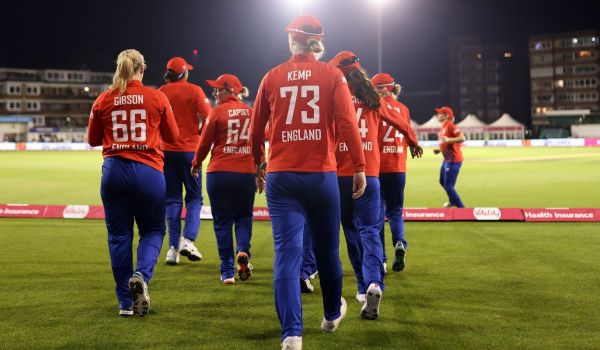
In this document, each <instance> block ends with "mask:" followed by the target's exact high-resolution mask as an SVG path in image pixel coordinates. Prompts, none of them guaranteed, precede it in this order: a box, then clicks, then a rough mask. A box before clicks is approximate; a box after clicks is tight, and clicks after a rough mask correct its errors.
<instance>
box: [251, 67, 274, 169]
mask: <svg viewBox="0 0 600 350" xmlns="http://www.w3.org/2000/svg"><path fill="white" fill-rule="evenodd" d="M266 80H267V76H265V78H263V81H262V82H261V84H260V87H259V88H258V92H257V93H256V100H255V101H254V107H253V108H254V109H253V111H252V120H251V122H250V146H251V148H252V156H253V157H254V164H256V166H257V170H260V169H259V168H260V167H261V165H262V163H264V160H265V127H266V126H267V123H268V122H269V118H270V117H271V107H270V106H269V101H268V99H267V94H266V91H265V85H266V84H265V82H266ZM259 173H260V172H259Z"/></svg>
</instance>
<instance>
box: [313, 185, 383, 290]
mask: <svg viewBox="0 0 600 350" xmlns="http://www.w3.org/2000/svg"><path fill="white" fill-rule="evenodd" d="M338 183H339V186H340V205H341V214H342V227H343V228H344V235H345V236H346V245H347V246H348V256H349V257H350V263H351V264H352V267H353V268H354V274H355V275H356V282H357V286H358V291H359V292H360V293H365V292H366V291H367V288H368V286H369V284H371V283H377V284H379V286H380V287H381V289H382V290H383V289H384V285H383V276H384V272H383V246H382V244H381V238H380V237H379V231H380V230H381V225H382V221H381V220H383V218H382V217H381V208H380V206H381V200H380V194H379V179H378V178H377V177H373V176H368V177H367V189H366V190H365V193H364V194H363V196H362V197H360V198H358V199H356V200H353V199H352V177H351V176H341V177H339V178H338ZM320 271H321V270H319V273H320Z"/></svg>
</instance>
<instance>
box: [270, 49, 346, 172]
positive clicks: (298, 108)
mask: <svg viewBox="0 0 600 350" xmlns="http://www.w3.org/2000/svg"><path fill="white" fill-rule="evenodd" d="M262 88H263V89H264V92H265V93H266V98H267V100H268V104H269V107H270V111H271V119H270V124H269V128H270V130H271V136H270V138H269V142H270V149H269V164H268V167H269V168H268V171H271V172H276V171H300V172H322V171H335V170H336V162H335V156H334V154H335V137H334V127H333V125H334V124H333V122H334V112H335V111H334V108H335V106H334V104H335V103H339V104H346V107H348V106H349V107H350V109H352V108H351V104H349V102H350V101H349V99H346V101H344V100H343V99H342V100H339V99H338V101H335V99H336V95H335V93H336V89H343V88H345V89H346V90H347V85H346V81H345V78H344V77H343V75H342V73H341V72H340V71H339V70H338V69H337V68H335V67H333V66H331V65H329V64H327V63H324V62H318V61H316V60H315V59H314V58H313V57H312V55H295V56H293V57H292V58H291V59H290V60H289V61H288V62H285V63H283V64H280V65H279V66H277V67H275V68H273V69H272V70H271V71H269V72H268V73H267V75H266V76H265V78H264V80H263V86H262ZM347 95H348V97H349V92H347Z"/></svg>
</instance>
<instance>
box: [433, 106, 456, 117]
mask: <svg viewBox="0 0 600 350" xmlns="http://www.w3.org/2000/svg"><path fill="white" fill-rule="evenodd" d="M435 111H436V112H438V113H440V114H445V115H447V116H449V117H450V118H454V111H453V110H452V108H450V107H448V106H443V107H440V108H436V109H435Z"/></svg>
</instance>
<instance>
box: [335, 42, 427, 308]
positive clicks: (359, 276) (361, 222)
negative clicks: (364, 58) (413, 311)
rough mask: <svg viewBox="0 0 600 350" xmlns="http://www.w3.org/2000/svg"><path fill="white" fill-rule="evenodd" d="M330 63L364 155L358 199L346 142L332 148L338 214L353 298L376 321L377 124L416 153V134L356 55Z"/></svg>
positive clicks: (379, 271) (379, 280) (379, 262)
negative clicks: (346, 92)
mask: <svg viewBox="0 0 600 350" xmlns="http://www.w3.org/2000/svg"><path fill="white" fill-rule="evenodd" d="M329 63H331V64H332V65H333V66H335V67H338V68H339V69H340V70H341V71H342V72H343V73H344V75H345V77H346V79H347V81H348V85H349V87H350V93H351V94H352V100H353V101H354V108H355V109H356V116H357V122H356V123H357V124H358V127H359V128H358V130H359V131H360V135H361V138H362V149H363V152H364V155H365V161H366V167H365V173H366V176H367V189H366V191H365V194H364V195H363V196H362V197H360V198H352V178H351V175H352V163H351V161H350V157H349V156H350V155H349V154H348V147H347V144H346V143H345V142H340V143H339V144H338V149H337V152H336V159H337V163H338V165H337V169H338V171H337V173H338V183H339V186H340V202H341V216H342V220H341V221H342V226H343V228H344V234H345V236H346V244H347V246H348V255H349V257H350V262H351V263H352V267H353V268H354V273H355V275H356V280H357V287H358V292H357V295H356V299H357V300H358V301H359V302H360V303H362V309H361V316H362V317H363V318H366V319H375V318H377V317H378V316H379V306H380V303H381V297H382V293H383V289H384V284H383V278H384V275H385V273H384V270H383V245H382V243H381V239H380V236H379V231H380V229H381V226H382V225H383V217H382V216H381V200H380V193H379V191H380V186H379V178H378V176H379V163H380V156H379V142H378V139H377V136H378V131H379V124H380V123H381V121H382V120H385V121H386V122H387V123H388V124H390V125H392V126H393V127H394V128H395V129H396V130H398V131H399V132H401V133H403V134H405V135H406V137H407V139H408V143H409V145H410V146H411V151H412V152H413V154H414V155H416V156H417V157H420V156H421V154H422V152H423V150H422V149H421V148H420V147H419V145H418V142H417V139H416V137H415V136H414V133H412V134H411V133H409V129H410V123H407V122H406V120H405V119H404V118H402V116H401V115H400V114H399V113H396V112H395V111H394V110H393V109H392V106H391V105H390V104H387V103H385V102H384V101H383V100H382V99H381V97H380V96H379V95H378V94H377V92H376V91H375V88H374V87H373V85H372V84H371V81H370V80H369V78H368V77H367V75H366V73H365V71H364V69H363V68H362V67H361V66H360V63H359V59H358V57H357V56H356V55H355V54H354V53H353V52H350V51H342V52H340V53H338V54H337V55H336V56H335V57H334V58H333V59H332V60H331V61H330V62H329Z"/></svg>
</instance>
